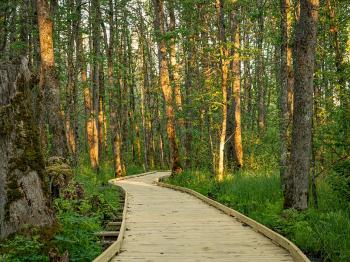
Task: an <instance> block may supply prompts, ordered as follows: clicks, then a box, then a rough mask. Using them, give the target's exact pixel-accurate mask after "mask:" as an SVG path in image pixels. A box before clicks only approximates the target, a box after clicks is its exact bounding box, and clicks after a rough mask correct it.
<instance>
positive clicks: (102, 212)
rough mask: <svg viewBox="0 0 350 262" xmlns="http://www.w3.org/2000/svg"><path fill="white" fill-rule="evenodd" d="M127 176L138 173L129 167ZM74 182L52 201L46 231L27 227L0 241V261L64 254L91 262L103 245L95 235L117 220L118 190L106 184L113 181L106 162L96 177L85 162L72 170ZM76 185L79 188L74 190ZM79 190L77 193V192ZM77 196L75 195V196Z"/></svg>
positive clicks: (37, 259)
mask: <svg viewBox="0 0 350 262" xmlns="http://www.w3.org/2000/svg"><path fill="white" fill-rule="evenodd" d="M127 172H128V173H127V174H128V175H131V174H135V173H140V172H142V169H141V168H139V167H135V166H130V167H129V168H128V170H127ZM74 173H75V176H74V179H73V181H72V183H71V186H69V187H68V188H67V189H66V190H65V192H64V195H65V196H62V197H60V198H57V199H55V200H54V202H53V205H54V210H55V214H56V224H55V226H54V227H50V228H47V229H42V228H27V229H24V230H22V231H21V232H19V233H17V234H14V235H12V236H10V237H9V238H8V239H7V240H6V241H3V242H0V262H3V261H6V262H7V261H11V262H20V261H21V262H22V261H29V262H30V261H38V262H39V261H40V262H44V261H49V253H50V256H51V257H52V256H56V257H58V256H62V255H63V254H64V252H66V251H68V255H69V261H92V260H93V259H94V258H95V257H97V256H98V255H99V254H100V253H101V252H102V251H103V246H102V244H100V243H99V242H98V241H99V239H98V237H96V236H95V233H96V232H98V231H102V230H103V228H104V226H105V224H106V223H107V222H108V221H114V220H118V219H119V218H118V217H116V215H115V214H118V213H120V212H118V209H119V193H120V192H119V190H117V188H116V187H113V186H111V185H109V184H108V180H109V179H111V178H114V176H113V174H114V172H113V168H112V165H111V164H110V163H105V164H103V165H102V166H101V169H100V172H99V174H98V175H97V174H96V172H94V171H93V170H92V169H91V168H90V167H89V164H87V163H82V164H80V165H79V166H78V167H76V168H75V169H74ZM77 185H79V186H78V187H77ZM77 188H78V191H81V192H80V193H77V192H76V191H77ZM78 195H79V196H78Z"/></svg>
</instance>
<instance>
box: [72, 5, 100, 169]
mask: <svg viewBox="0 0 350 262" xmlns="http://www.w3.org/2000/svg"><path fill="white" fill-rule="evenodd" d="M77 16H78V20H79V23H78V25H77V30H76V33H77V36H76V45H77V63H78V67H79V71H80V77H81V84H82V88H83V95H84V108H85V114H86V119H85V130H86V138H87V142H88V151H89V158H90V164H91V166H92V168H93V169H95V170H97V169H98V167H99V161H98V142H97V126H96V121H95V119H94V115H95V112H94V110H93V106H92V97H91V91H90V87H89V85H88V82H87V68H86V61H85V57H84V47H83V35H82V29H81V24H82V21H81V20H82V17H81V0H78V1H77Z"/></svg>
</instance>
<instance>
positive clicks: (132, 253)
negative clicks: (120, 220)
mask: <svg viewBox="0 0 350 262" xmlns="http://www.w3.org/2000/svg"><path fill="white" fill-rule="evenodd" d="M166 174H168V173H167V172H157V173H154V174H149V175H146V176H141V177H136V178H131V179H127V180H121V181H119V182H118V185H120V186H122V187H123V188H124V189H125V190H126V191H127V192H128V201H129V203H128V207H127V216H126V232H125V238H124V242H123V245H122V249H121V252H120V254H118V255H117V256H115V257H114V258H113V259H112V261H114V262H117V261H145V262H147V261H162V262H172V261H174V262H175V261H178V262H189V261H200V262H203V261H230V262H232V261H234V262H239V261H268V262H270V261H271V262H272V261H293V258H292V257H291V256H290V254H289V253H288V252H287V251H286V250H284V249H283V248H281V247H279V246H277V245H275V244H274V243H273V242H272V241H271V240H269V239H268V238H266V237H264V236H263V235H261V234H259V233H257V232H255V231H253V230H252V229H251V228H250V227H247V226H244V225H243V224H242V223H240V222H238V221H237V220H236V219H235V218H233V217H230V216H228V215H226V214H224V213H222V212H221V211H219V210H217V209H215V208H214V207H211V206H209V205H207V204H205V203H204V202H202V201H201V200H199V199H197V198H195V197H193V196H190V195H188V194H185V193H181V192H178V191H174V190H171V189H167V188H163V187H158V186H156V185H153V181H155V180H156V179H157V178H158V177H160V176H164V175H166Z"/></svg>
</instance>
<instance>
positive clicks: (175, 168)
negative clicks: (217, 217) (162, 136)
mask: <svg viewBox="0 0 350 262" xmlns="http://www.w3.org/2000/svg"><path fill="white" fill-rule="evenodd" d="M153 2H154V7H155V16H156V21H155V25H156V30H159V32H160V39H159V40H158V54H159V67H160V68H159V71H160V72H159V74H160V85H161V87H162V90H163V95H164V100H165V107H166V116H167V134H168V139H169V144H170V151H171V155H172V173H173V174H180V173H182V167H181V163H180V157H179V149H178V145H177V141H176V129H175V113H174V108H173V102H172V101H173V92H172V89H171V86H170V80H169V70H168V61H167V56H166V55H167V50H166V43H165V39H164V35H165V31H164V10H163V9H164V7H163V0H153Z"/></svg>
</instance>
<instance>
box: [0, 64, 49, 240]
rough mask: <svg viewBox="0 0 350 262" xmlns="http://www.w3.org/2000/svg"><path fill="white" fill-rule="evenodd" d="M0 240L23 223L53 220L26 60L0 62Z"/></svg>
mask: <svg viewBox="0 0 350 262" xmlns="http://www.w3.org/2000/svg"><path fill="white" fill-rule="evenodd" d="M0 78H1V80H2V81H1V82H0V159H1V161H0V240H2V239H4V238H5V237H7V236H8V235H9V234H11V233H14V232H17V231H18V230H20V229H21V228H23V227H24V226H25V225H32V226H47V225H51V224H52V223H53V222H54V216H53V212H52V210H51V209H50V207H49V206H50V205H49V202H48V199H47V197H46V192H47V191H46V190H47V187H45V185H44V182H43V181H44V174H45V162H44V158H43V155H42V152H41V145H40V141H39V132H38V129H37V126H36V125H35V124H34V123H35V121H34V117H33V112H32V103H33V101H31V100H32V99H31V98H32V94H31V91H32V90H31V89H33V87H34V84H35V79H33V78H32V76H31V73H30V72H29V69H28V61H27V59H26V58H22V61H21V63H13V64H0Z"/></svg>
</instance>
